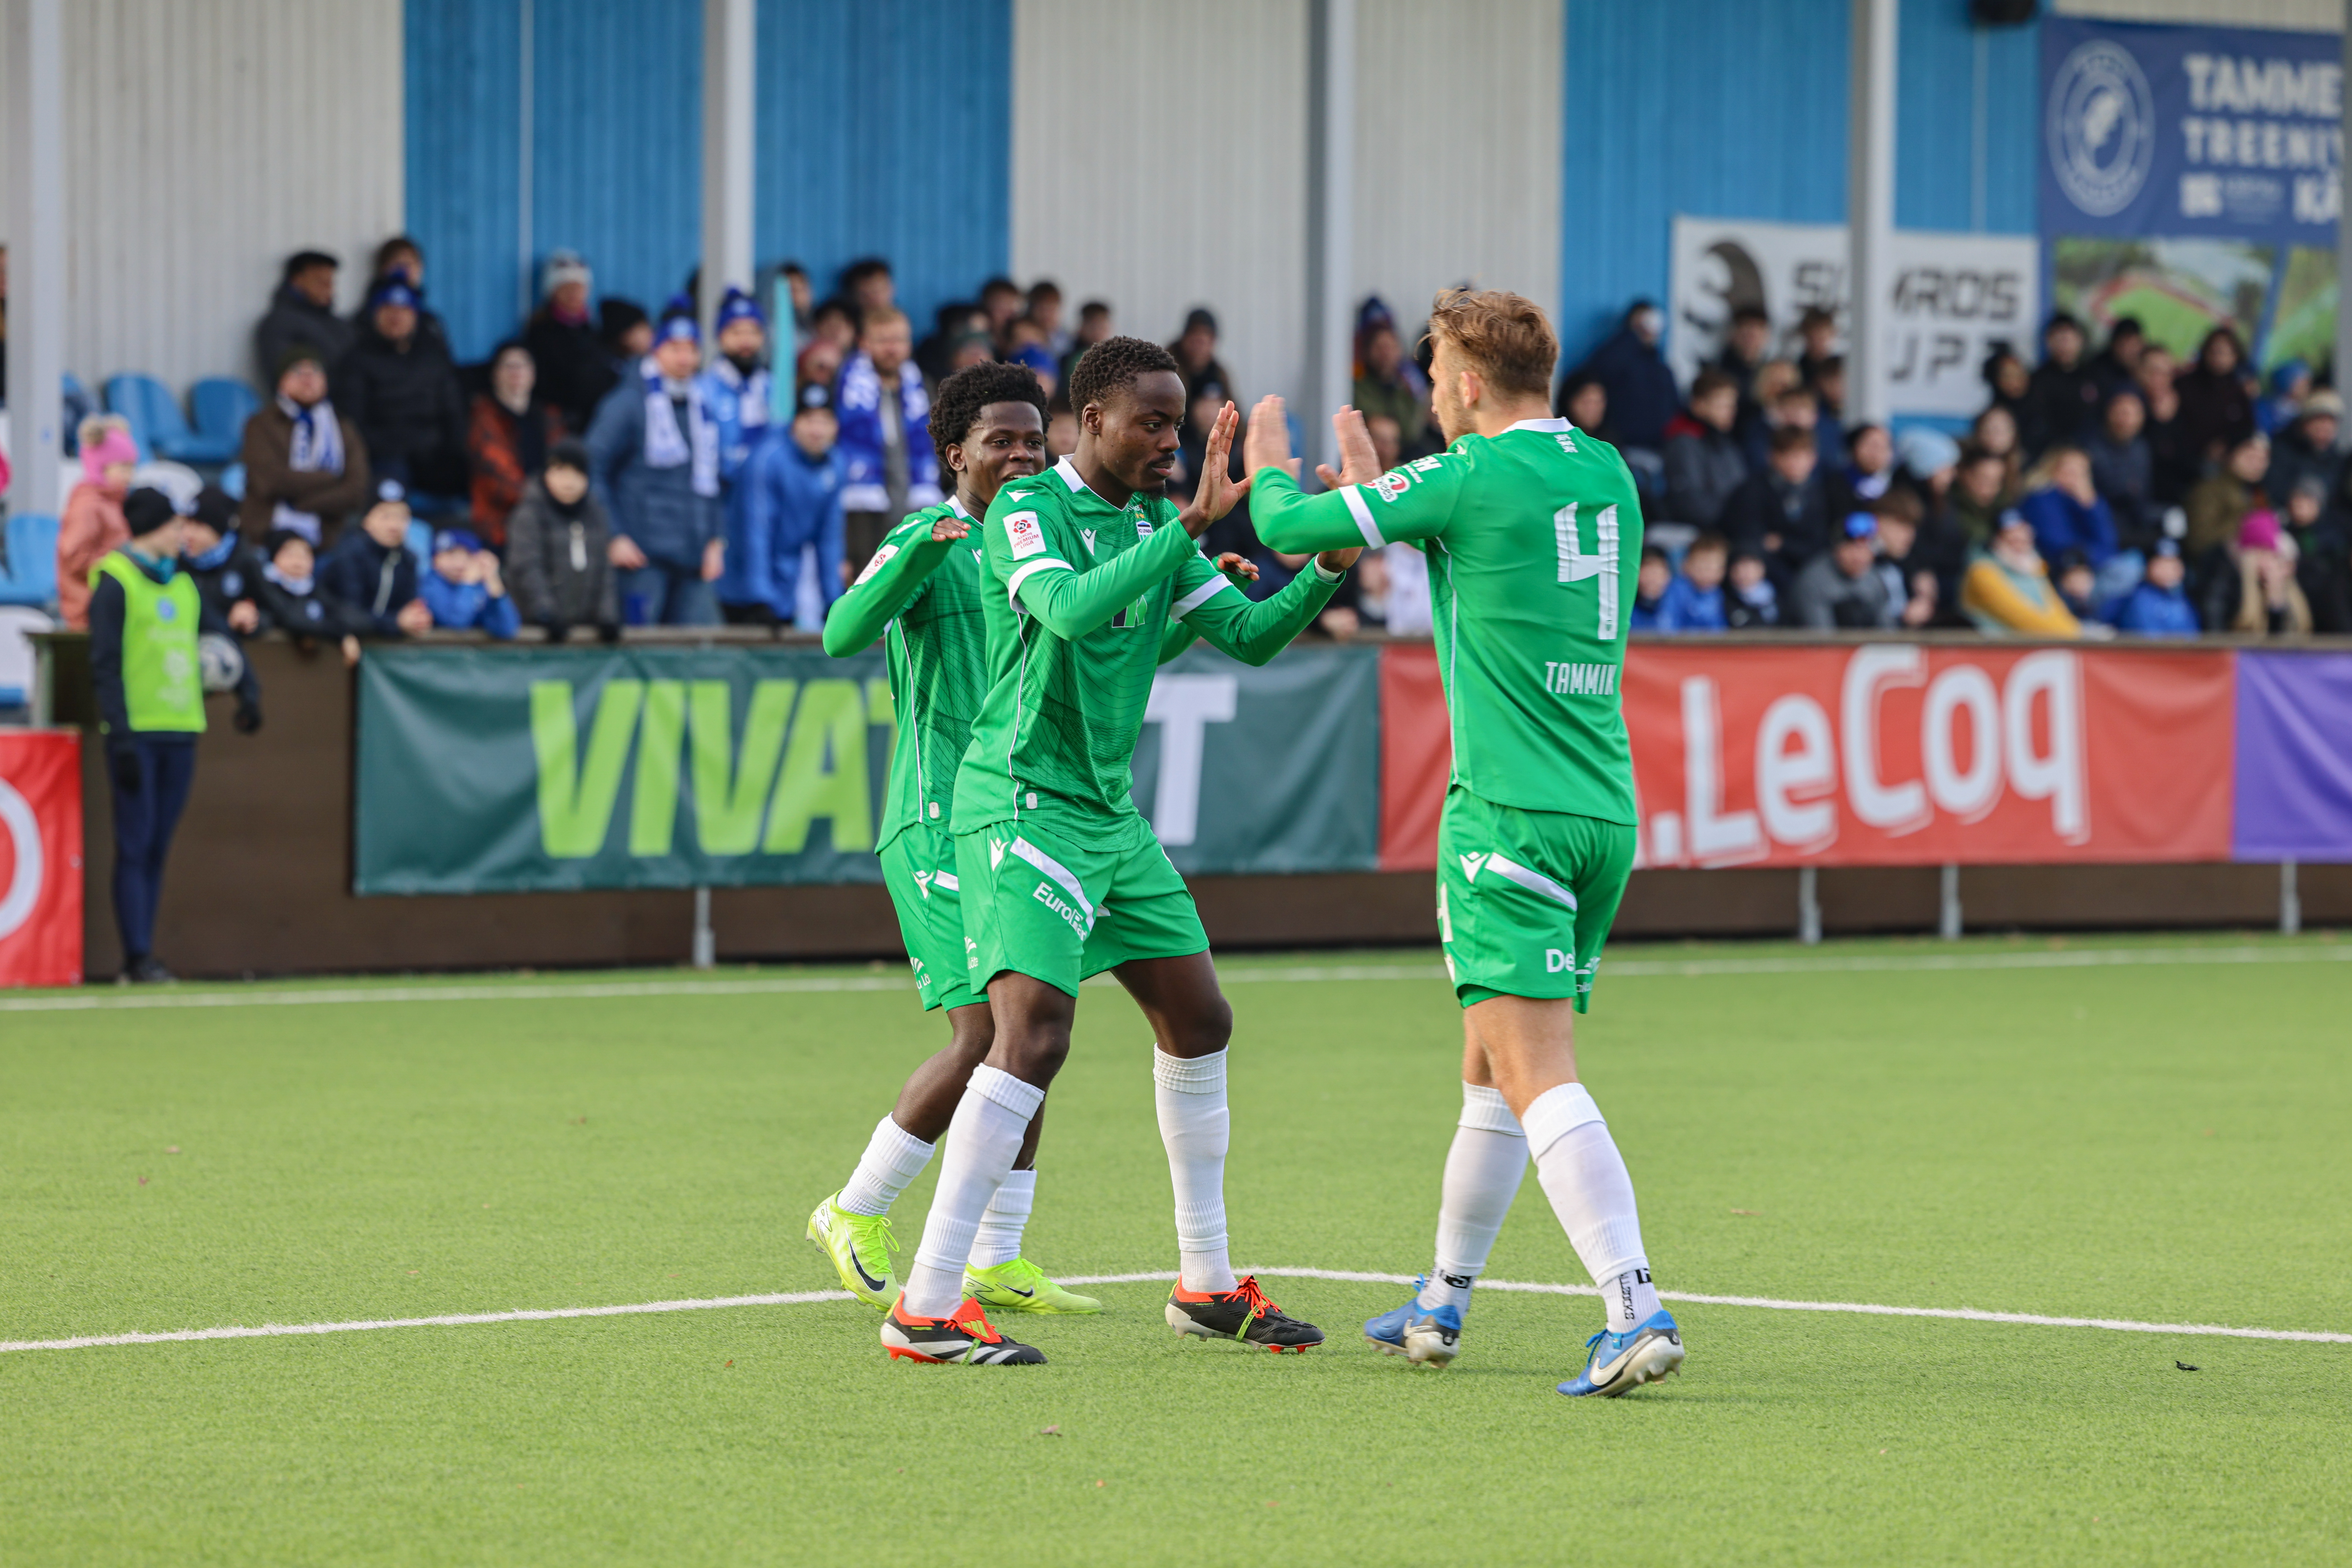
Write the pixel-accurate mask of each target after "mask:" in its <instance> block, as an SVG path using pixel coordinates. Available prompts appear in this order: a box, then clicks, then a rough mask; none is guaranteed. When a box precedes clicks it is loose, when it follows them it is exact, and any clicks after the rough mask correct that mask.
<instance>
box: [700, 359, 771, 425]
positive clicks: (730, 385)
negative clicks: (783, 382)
mask: <svg viewBox="0 0 2352 1568" xmlns="http://www.w3.org/2000/svg"><path fill="white" fill-rule="evenodd" d="M710 374H711V376H712V377H713V378H714V379H716V380H717V381H718V383H719V385H721V386H723V387H725V388H726V389H727V390H728V391H730V392H731V393H733V394H734V395H735V422H736V423H737V424H739V425H740V426H742V427H743V428H744V429H746V430H758V429H761V428H764V427H765V426H766V425H767V423H768V400H769V398H770V397H772V396H773V395H774V392H773V387H774V382H773V378H772V376H771V375H770V374H769V373H768V370H767V368H766V367H765V366H762V367H761V368H760V369H758V370H755V371H753V372H752V373H751V374H749V375H745V374H743V373H742V372H741V371H740V370H737V369H736V368H735V362H734V361H733V360H730V359H729V358H727V357H726V356H725V355H724V354H721V355H720V356H719V362H718V363H716V364H713V365H712V366H711V367H710Z"/></svg>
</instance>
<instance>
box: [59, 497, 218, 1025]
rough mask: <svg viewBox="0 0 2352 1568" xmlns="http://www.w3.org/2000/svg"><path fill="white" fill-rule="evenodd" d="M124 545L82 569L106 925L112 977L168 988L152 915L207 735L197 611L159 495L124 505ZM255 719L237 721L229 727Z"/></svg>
mask: <svg viewBox="0 0 2352 1568" xmlns="http://www.w3.org/2000/svg"><path fill="white" fill-rule="evenodd" d="M123 515H124V517H125V519H126V520H127V521H129V523H130V525H131V539H130V542H128V543H125V544H122V545H119V546H117V547H116V548H115V549H113V550H111V551H110V552H108V553H107V554H106V555H104V556H103V557H101V558H100V561H99V563H98V564H97V565H95V566H93V567H91V568H90V571H89V585H90V599H89V643H90V675H91V679H92V684H93V685H94V687H95V688H96V695H97V699H98V712H99V729H100V734H101V735H102V736H103V737H104V741H105V744H106V764H107V773H108V775H109V777H110V779H111V780H112V781H113V784H114V884H113V886H114V919H115V923H116V926H117V928H118V929H119V930H120V931H121V934H122V978H123V979H124V980H125V981H130V982H136V983H145V982H152V981H167V980H170V979H171V978H173V976H172V973H171V971H169V970H167V969H165V968H164V967H163V963H161V962H160V961H158V960H157V958H156V957H155V953H154V933H155V906H156V902H157V900H158V898H159V896H160V895H161V893H162V891H163V858H164V856H165V855H166V854H167V853H168V852H169V851H170V849H171V847H172V830H173V827H175V826H178V824H179V820H180V809H181V807H183V806H184V805H186V804H187V800H188V786H189V784H191V783H192V782H193V781H194V777H195V771H196V737H197V736H198V735H201V734H202V733H204V729H205V688H204V677H203V671H202V668H201V662H200V660H199V658H198V655H197V646H196V638H197V632H198V629H199V628H198V622H199V621H200V620H201V619H202V617H203V607H202V601H201V599H200V598H199V596H198V595H197V593H196V585H195V583H194V581H193V580H192V579H191V578H190V577H189V576H188V574H186V573H184V572H183V571H181V570H180V552H181V549H182V546H183V543H184V539H183V531H182V526H181V521H182V520H181V518H180V514H179V512H178V510H177V509H176V508H174V506H173V503H172V500H171V498H170V497H169V496H166V495H165V494H163V492H162V491H161V490H155V489H137V490H133V491H131V494H130V495H129V496H127V497H126V498H124V500H123ZM259 724H260V712H259V710H258V709H255V708H251V707H250V706H247V707H245V708H240V709H239V710H238V712H237V728H238V729H240V730H245V731H248V732H249V731H252V730H254V729H257V728H258V727H259Z"/></svg>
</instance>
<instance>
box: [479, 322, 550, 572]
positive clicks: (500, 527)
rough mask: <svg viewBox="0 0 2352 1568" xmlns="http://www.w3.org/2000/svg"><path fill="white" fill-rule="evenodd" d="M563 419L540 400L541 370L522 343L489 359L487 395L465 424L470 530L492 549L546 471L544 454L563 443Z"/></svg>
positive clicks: (505, 346) (500, 348) (501, 347)
mask: <svg viewBox="0 0 2352 1568" xmlns="http://www.w3.org/2000/svg"><path fill="white" fill-rule="evenodd" d="M563 435H564V427H563V416H562V414H561V413H559V412H558V411H557V410H556V409H554V408H553V407H551V406H550V405H548V404H547V403H546V402H545V401H544V400H543V399H541V397H540V395H539V367H538V365H536V364H535V363H532V361H531V357H530V350H529V349H527V348H525V347H523V346H522V345H521V344H520V343H517V342H507V343H500V344H499V346H498V348H497V349H496V351H494V352H493V353H491V355H490V390H489V391H488V392H485V393H480V394H478V395H476V396H475V398H474V405H473V412H472V414H471V415H470V416H468V417H467V422H466V462H467V467H468V468H471V469H472V470H473V495H472V500H473V516H474V527H475V528H476V530H477V531H479V533H480V535H481V537H483V538H484V539H487V540H488V541H489V542H490V543H491V544H493V545H496V546H503V545H504V544H505V543H506V542H507V516H508V514H509V512H511V511H513V510H514V509H515V503H516V502H517V501H520V500H522V488H523V486H524V485H526V484H528V483H529V482H530V479H531V477H532V476H533V475H535V474H537V473H538V472H539V471H540V469H541V468H545V467H547V449H548V448H549V447H551V446H553V445H554V444H555V443H556V442H558V441H561V440H562V439H563Z"/></svg>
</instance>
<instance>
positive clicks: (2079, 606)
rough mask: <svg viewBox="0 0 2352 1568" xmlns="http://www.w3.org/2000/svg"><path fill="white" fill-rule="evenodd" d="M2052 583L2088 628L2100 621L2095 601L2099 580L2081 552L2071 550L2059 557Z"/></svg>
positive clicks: (2068, 606) (2067, 606)
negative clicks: (2093, 622)
mask: <svg viewBox="0 0 2352 1568" xmlns="http://www.w3.org/2000/svg"><path fill="white" fill-rule="evenodd" d="M2051 582H2052V583H2053V584H2054V585H2055V586H2056V588H2057V590H2058V597H2059V598H2060V599H2062V600H2063V601H2064V602H2065V605H2066V608H2067V610H2068V612H2069V613H2071V614H2072V615H2073V616H2074V618H2075V619H2076V620H2078V621H2081V622H2083V623H2084V625H2085V626H2088V624H2089V623H2090V622H2092V621H2095V620H2096V619H2098V614H2097V611H2096V608H2095V604H2094V601H2095V598H2096V597H2097V594H2098V578H2097V576H2096V575H2095V574H2094V573H2093V572H2092V571H2091V563H2090V562H2089V561H2088V560H2087V559H2086V558H2085V557H2084V554H2083V552H2081V551H2079V550H2069V551H2067V552H2065V553H2063V554H2062V555H2060V556H2059V557H2058V570H2057V572H2056V573H2055V574H2053V576H2052V578H2051Z"/></svg>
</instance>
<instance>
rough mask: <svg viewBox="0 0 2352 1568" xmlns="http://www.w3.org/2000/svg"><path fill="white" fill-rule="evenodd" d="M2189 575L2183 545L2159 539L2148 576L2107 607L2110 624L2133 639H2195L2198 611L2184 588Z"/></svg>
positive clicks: (2148, 563)
mask: <svg viewBox="0 0 2352 1568" xmlns="http://www.w3.org/2000/svg"><path fill="white" fill-rule="evenodd" d="M2188 576H2189V573H2188V570H2187V568H2186V567H2184V566H2183V565H2182V564H2181V561H2180V542H2179V540H2177V539H2159V540H2158V541H2157V542H2156V546H2155V548H2154V549H2153V550H2152V551H2150V552H2149V553H2148V558H2147V575H2146V576H2145V577H2143V578H2141V579H2140V582H2139V585H2138V586H2137V587H2136V588H2134V589H2133V590H2132V591H2131V592H2130V593H2128V594H2126V595H2124V596H2123V597H2122V598H2120V599H2117V600H2116V602H2115V603H2114V604H2112V605H2108V606H2107V624H2108V625H2109V626H2113V627H2115V628H2116V630H2117V631H2119V632H2125V633H2128V634H2129V635H2131V636H2133V637H2195V636H2196V635H2197V633H2198V629H2199V628H2198V625H2197V610H2196V607H2195V606H2194V605H2190V604H2189V595H2187V594H2186V593H2185V592H2183V591H2182V588H2181V584H2183V583H2184V582H2185V581H2186V580H2187V579H2188Z"/></svg>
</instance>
